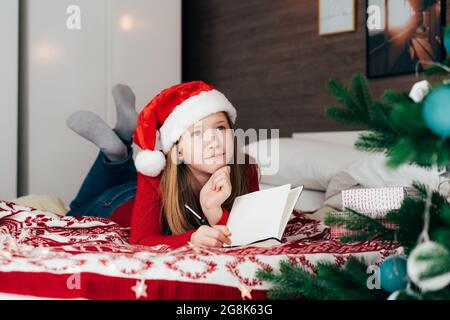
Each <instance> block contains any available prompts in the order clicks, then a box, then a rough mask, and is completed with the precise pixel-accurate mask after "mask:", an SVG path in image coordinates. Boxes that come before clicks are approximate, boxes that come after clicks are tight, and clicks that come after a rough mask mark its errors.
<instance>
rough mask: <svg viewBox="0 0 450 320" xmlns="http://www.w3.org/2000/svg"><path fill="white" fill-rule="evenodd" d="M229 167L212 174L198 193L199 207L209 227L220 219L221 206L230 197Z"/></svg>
mask: <svg viewBox="0 0 450 320" xmlns="http://www.w3.org/2000/svg"><path fill="white" fill-rule="evenodd" d="M230 172H231V168H230V166H225V167H223V168H220V169H219V170H217V171H216V172H214V173H213V174H212V175H211V177H210V178H209V180H208V181H207V182H206V183H205V185H204V186H203V188H202V190H201V191H200V205H201V207H202V211H203V213H204V214H205V216H206V218H207V219H208V221H209V223H210V224H211V225H214V224H216V223H217V222H218V221H219V220H220V218H221V217H222V204H223V203H224V202H225V200H227V199H228V197H229V196H230V195H231V180H230Z"/></svg>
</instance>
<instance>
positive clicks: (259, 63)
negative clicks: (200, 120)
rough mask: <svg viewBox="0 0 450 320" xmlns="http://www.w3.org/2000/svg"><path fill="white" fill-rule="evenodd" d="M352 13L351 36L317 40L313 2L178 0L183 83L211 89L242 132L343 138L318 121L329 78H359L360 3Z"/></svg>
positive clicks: (381, 83)
mask: <svg viewBox="0 0 450 320" xmlns="http://www.w3.org/2000/svg"><path fill="white" fill-rule="evenodd" d="M449 9H450V7H449V4H447V14H450V10H449ZM356 10H357V19H356V21H357V30H356V32H352V33H344V34H337V35H331V36H319V35H318V0H245V1H242V0H227V1H224V0H183V81H192V80H199V79H201V80H204V81H206V82H209V83H211V84H213V85H215V86H216V87H217V88H218V89H219V90H220V91H222V92H223V93H224V94H225V95H226V96H227V97H228V98H229V99H230V100H231V102H232V103H233V104H234V105H235V106H236V108H237V109H238V127H241V128H244V129H247V128H256V129H259V128H268V129H271V128H276V129H280V134H281V136H290V135H291V134H292V133H293V132H315V131H337V130H349V128H348V127H343V126H341V125H338V124H336V123H334V122H333V121H331V120H328V119H326V118H325V117H324V115H323V113H324V109H325V108H326V107H327V106H329V105H332V104H335V99H334V98H333V97H332V96H331V95H330V94H329V93H328V92H327V91H326V89H325V83H326V81H327V79H328V78H329V77H331V76H336V77H339V78H340V79H342V80H344V81H348V80H350V78H351V76H352V75H353V74H354V73H355V72H365V67H366V58H365V57H366V53H365V50H366V37H365V0H357V9H356ZM415 81H416V78H415V76H414V75H406V76H395V77H389V78H382V79H375V80H370V86H371V88H372V92H373V93H374V94H375V95H379V94H381V93H382V92H383V91H384V90H386V89H393V90H407V89H409V88H410V87H411V85H412V84H413V83H414V82H415ZM355 129H357V128H355Z"/></svg>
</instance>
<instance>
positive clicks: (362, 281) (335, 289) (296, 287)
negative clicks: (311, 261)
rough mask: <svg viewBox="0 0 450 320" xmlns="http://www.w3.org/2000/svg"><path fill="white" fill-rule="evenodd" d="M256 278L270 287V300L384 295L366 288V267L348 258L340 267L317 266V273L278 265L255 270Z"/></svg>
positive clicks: (290, 264)
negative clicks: (277, 268) (275, 267)
mask: <svg viewBox="0 0 450 320" xmlns="http://www.w3.org/2000/svg"><path fill="white" fill-rule="evenodd" d="M256 277H257V278H258V279H260V280H262V281H267V282H269V283H272V284H273V288H272V289H271V290H270V291H269V293H268V297H269V298H270V299H303V298H304V299H308V300H383V299H386V298H387V296H388V294H387V293H386V292H384V291H383V290H377V289H373V290H371V289H369V288H368V286H367V279H368V277H369V274H368V273H367V265H365V264H364V263H363V262H362V261H360V260H358V259H356V258H351V259H350V260H349V261H347V263H346V264H345V266H344V267H341V266H338V265H335V264H332V263H330V262H324V261H320V262H318V263H317V273H315V274H314V273H311V272H309V271H308V270H305V269H304V268H303V267H301V266H299V265H297V264H293V263H289V262H287V261H281V262H280V271H279V272H275V271H274V270H262V269H261V270H258V272H257V273H256Z"/></svg>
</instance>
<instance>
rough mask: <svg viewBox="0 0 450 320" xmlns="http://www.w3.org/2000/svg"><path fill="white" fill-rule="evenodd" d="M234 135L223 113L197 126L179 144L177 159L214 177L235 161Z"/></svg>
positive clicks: (210, 116) (212, 116)
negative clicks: (218, 171) (213, 174)
mask: <svg viewBox="0 0 450 320" xmlns="http://www.w3.org/2000/svg"><path fill="white" fill-rule="evenodd" d="M233 150H234V141H233V134H232V130H231V128H230V124H229V123H228V119H227V117H226V115H225V113H224V112H218V113H214V114H212V115H209V116H207V117H205V118H203V119H202V120H200V121H198V122H197V123H195V124H194V125H193V126H192V127H191V128H189V130H187V131H186V132H185V133H184V134H183V135H182V136H181V138H180V140H179V142H178V159H179V160H182V161H183V162H184V163H185V164H186V165H187V166H189V167H190V168H192V169H194V170H196V171H199V172H202V173H208V174H212V173H214V172H215V171H217V170H218V169H220V168H221V167H224V166H226V165H227V164H228V163H229V162H230V160H231V159H232V158H233Z"/></svg>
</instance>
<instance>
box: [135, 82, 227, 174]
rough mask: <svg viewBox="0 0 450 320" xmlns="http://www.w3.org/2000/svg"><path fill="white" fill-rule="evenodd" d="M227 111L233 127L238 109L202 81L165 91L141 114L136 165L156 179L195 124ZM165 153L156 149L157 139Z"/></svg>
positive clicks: (142, 171)
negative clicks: (172, 149)
mask: <svg viewBox="0 0 450 320" xmlns="http://www.w3.org/2000/svg"><path fill="white" fill-rule="evenodd" d="M221 111H223V112H226V113H227V114H228V117H229V118H230V121H231V122H232V124H234V123H235V122H236V109H235V108H234V107H233V105H232V104H231V103H230V101H228V99H227V98H226V97H225V96H224V95H223V94H222V93H220V92H219V91H218V90H216V89H215V88H214V87H213V86H211V85H209V84H206V83H204V82H203V81H193V82H186V83H182V84H177V85H174V86H172V87H170V88H168V89H164V90H163V91H161V92H160V93H159V94H158V95H156V96H155V97H154V98H153V99H152V100H151V101H150V102H149V104H147V105H146V106H145V107H144V109H142V111H141V112H140V114H139V119H138V123H137V127H136V130H135V133H134V143H135V144H137V145H138V146H139V147H140V148H141V151H140V152H139V153H138V154H137V156H136V159H135V165H136V169H137V171H138V172H140V173H142V174H143V175H146V176H150V177H156V176H158V175H159V174H160V173H161V171H162V170H163V169H164V167H165V164H166V158H165V155H167V153H168V152H169V151H170V149H171V148H172V146H173V144H174V143H176V142H177V141H178V139H179V138H180V137H181V135H182V134H183V133H184V132H185V131H186V130H187V129H189V128H190V127H191V126H192V125H193V124H194V123H196V122H198V121H200V120H201V119H203V118H205V117H207V116H209V115H211V114H214V113H217V112H221ZM158 139H159V140H160V141H159V142H160V144H161V148H162V150H161V151H159V150H156V149H155V148H156V146H157V140H158Z"/></svg>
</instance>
